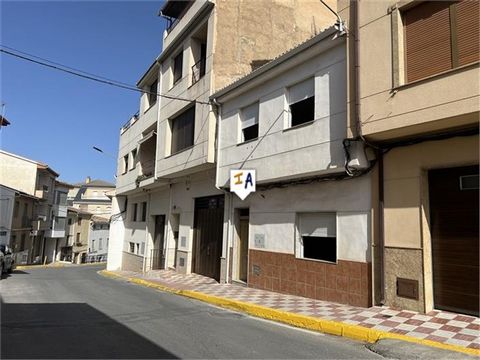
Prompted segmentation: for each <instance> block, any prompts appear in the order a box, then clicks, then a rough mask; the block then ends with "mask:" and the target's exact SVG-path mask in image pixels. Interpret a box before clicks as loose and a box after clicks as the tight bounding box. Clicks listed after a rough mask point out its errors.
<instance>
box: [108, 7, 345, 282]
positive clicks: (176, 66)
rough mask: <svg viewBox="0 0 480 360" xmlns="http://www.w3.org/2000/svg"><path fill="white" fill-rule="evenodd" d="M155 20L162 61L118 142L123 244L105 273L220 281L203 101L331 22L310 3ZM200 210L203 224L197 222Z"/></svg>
mask: <svg viewBox="0 0 480 360" xmlns="http://www.w3.org/2000/svg"><path fill="white" fill-rule="evenodd" d="M327 2H328V3H329V4H330V6H331V7H333V8H335V5H336V4H335V1H327ZM160 13H161V15H162V16H163V17H165V18H167V19H168V20H169V22H170V26H169V27H168V29H167V30H166V31H165V33H164V36H163V50H162V53H161V54H160V55H159V57H158V58H157V59H156V60H155V61H154V62H153V64H152V65H151V66H150V68H149V69H148V71H147V72H146V73H145V74H144V76H143V77H142V78H141V79H140V81H139V82H138V84H137V85H138V87H139V88H140V89H143V90H144V91H145V94H144V95H143V96H142V97H141V100H140V109H139V113H138V114H137V115H136V116H134V117H132V118H131V119H130V120H129V121H128V123H127V124H125V126H124V127H122V129H121V132H120V146H119V157H118V173H117V176H118V177H117V184H116V196H117V199H116V200H115V201H116V202H117V205H116V207H118V209H119V210H120V213H119V214H120V215H119V218H120V219H117V221H118V222H120V223H121V224H122V226H123V227H124V231H118V233H123V234H124V236H123V239H119V238H113V237H112V236H110V239H111V240H110V246H111V247H112V249H115V251H113V250H112V251H109V254H108V268H109V269H118V268H121V267H123V268H125V269H135V270H149V269H157V268H165V267H168V268H175V269H176V270H177V271H179V272H182V273H190V272H197V273H200V274H204V275H207V276H211V277H213V278H215V279H217V280H221V281H226V280H227V278H226V277H227V267H226V266H227V265H226V261H227V259H226V251H227V250H226V249H223V250H222V249H221V246H222V234H223V229H224V216H223V213H224V208H225V199H224V196H223V191H220V190H219V189H217V188H216V187H215V161H216V154H215V143H216V127H217V122H216V115H215V114H214V113H213V111H212V107H211V105H210V104H209V96H210V95H212V94H213V92H215V91H216V90H218V89H220V88H222V87H224V86H226V85H227V84H229V83H231V82H232V81H234V80H235V79H238V78H240V77H242V76H244V75H246V74H247V73H249V72H251V71H252V70H253V69H255V68H257V67H259V66H260V65H262V64H264V63H265V62H267V61H268V60H271V59H273V58H274V57H276V56H278V55H279V54H281V53H283V52H285V51H286V50H288V49H290V48H292V47H294V46H295V45H297V44H299V43H301V42H303V41H305V40H306V39H308V38H310V37H312V36H314V35H316V34H318V33H319V32H320V31H321V30H322V29H325V28H327V27H328V26H330V25H332V24H333V23H334V21H335V16H333V14H332V13H331V12H330V11H329V10H328V9H327V8H326V7H325V6H324V5H323V4H321V3H320V2H319V1H316V0H312V1H309V0H305V1H299V0H294V1H278V0H265V1H253V0H249V1H201V0H197V1H172V0H171V1H166V2H165V4H164V5H163V6H162V8H161V11H160ZM157 92H158V93H160V94H161V96H160V97H159V96H155V94H156V93H157ZM206 209H210V210H211V214H210V215H209V216H203V215H201V213H202V211H203V210H206ZM207 228H208V229H209V230H208V231H210V232H211V233H210V236H209V237H210V238H211V239H212V241H213V242H215V246H213V247H212V251H211V252H210V251H209V252H208V255H206V253H205V254H204V255H202V252H199V251H197V250H195V249H197V248H198V243H197V245H195V241H196V237H195V234H199V233H202V234H204V235H205V234H207V230H206V229H207ZM112 229H117V226H114V227H112ZM117 230H118V229H117ZM117 230H115V231H117ZM117 241H121V242H122V244H120V245H119V244H116V243H114V242H117ZM213 249H215V251H213ZM200 263H202V264H204V265H199V264H200Z"/></svg>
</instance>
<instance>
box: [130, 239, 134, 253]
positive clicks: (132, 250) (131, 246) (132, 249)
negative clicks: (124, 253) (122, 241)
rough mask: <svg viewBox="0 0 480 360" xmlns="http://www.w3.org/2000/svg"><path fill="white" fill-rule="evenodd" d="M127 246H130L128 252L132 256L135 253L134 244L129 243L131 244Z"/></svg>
mask: <svg viewBox="0 0 480 360" xmlns="http://www.w3.org/2000/svg"><path fill="white" fill-rule="evenodd" d="M129 245H130V252H131V253H132V254H133V253H135V243H133V242H131V243H129Z"/></svg>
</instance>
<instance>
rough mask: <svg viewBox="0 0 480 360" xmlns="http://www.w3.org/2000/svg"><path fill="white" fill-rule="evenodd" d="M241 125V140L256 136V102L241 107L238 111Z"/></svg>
mask: <svg viewBox="0 0 480 360" xmlns="http://www.w3.org/2000/svg"><path fill="white" fill-rule="evenodd" d="M240 120H241V126H242V136H241V142H244V141H248V140H253V139H256V138H257V137H258V102H257V103H255V104H252V105H250V106H247V107H245V108H243V109H242V110H241V111H240Z"/></svg>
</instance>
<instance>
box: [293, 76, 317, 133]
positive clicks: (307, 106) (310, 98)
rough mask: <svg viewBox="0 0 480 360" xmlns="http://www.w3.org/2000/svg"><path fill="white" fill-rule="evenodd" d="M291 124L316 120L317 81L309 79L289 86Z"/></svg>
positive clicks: (295, 124)
mask: <svg viewBox="0 0 480 360" xmlns="http://www.w3.org/2000/svg"><path fill="white" fill-rule="evenodd" d="M288 106H289V110H290V126H292V127H293V126H297V125H301V124H305V123H308V122H310V121H313V120H315V83H314V79H313V78H311V79H308V80H305V81H302V82H301V83H298V84H296V85H293V86H291V87H290V88H288Z"/></svg>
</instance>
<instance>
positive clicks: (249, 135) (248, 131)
mask: <svg viewBox="0 0 480 360" xmlns="http://www.w3.org/2000/svg"><path fill="white" fill-rule="evenodd" d="M242 132H243V141H248V140H253V139H256V138H257V137H258V124H255V125H252V126H249V127H247V128H245V129H243V130H242Z"/></svg>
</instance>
